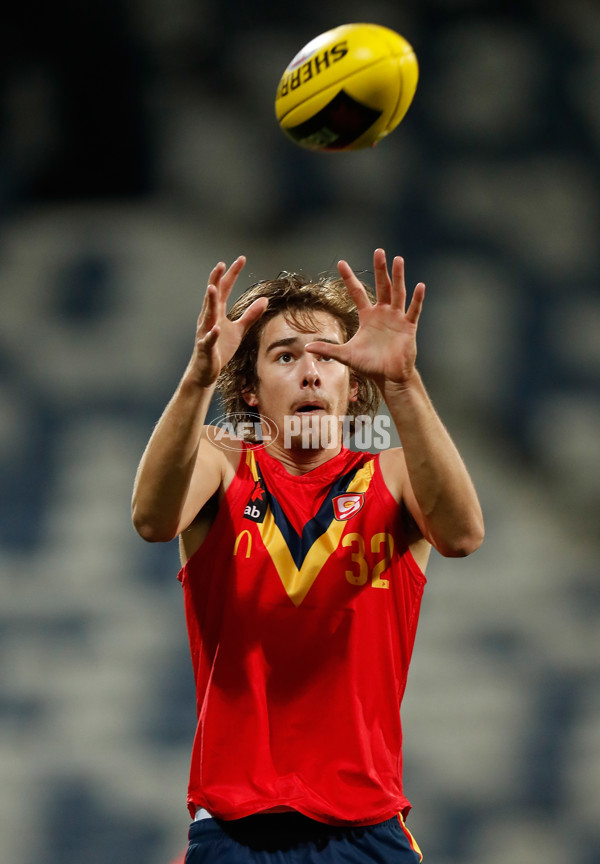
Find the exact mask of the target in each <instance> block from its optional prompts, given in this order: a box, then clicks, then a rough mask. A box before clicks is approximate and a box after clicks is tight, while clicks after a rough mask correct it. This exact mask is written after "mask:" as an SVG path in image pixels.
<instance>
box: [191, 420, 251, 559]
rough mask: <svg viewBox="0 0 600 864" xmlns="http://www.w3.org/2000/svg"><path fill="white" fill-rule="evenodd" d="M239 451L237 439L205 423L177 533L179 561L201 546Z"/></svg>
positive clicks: (229, 480) (234, 472) (217, 509)
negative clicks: (178, 532)
mask: <svg viewBox="0 0 600 864" xmlns="http://www.w3.org/2000/svg"><path fill="white" fill-rule="evenodd" d="M241 453H242V442H241V440H240V439H238V438H234V437H233V436H231V435H223V434H222V430H221V429H219V427H216V426H210V425H207V426H204V428H203V429H202V435H201V438H200V444H199V445H198V452H197V454H196V463H195V465H194V473H193V475H192V479H191V482H190V488H189V492H188V499H187V501H186V514H185V517H184V519H183V520H182V522H183V524H182V530H181V532H180V534H179V550H180V555H181V563H182V564H185V562H186V561H188V560H189V559H190V558H191V557H192V555H193V554H194V552H196V550H197V549H199V548H200V546H201V545H202V543H203V541H204V539H205V537H206V535H207V534H208V532H209V531H210V528H211V526H212V524H213V522H214V521H215V519H216V516H217V513H218V511H219V507H220V505H221V502H222V500H223V497H224V495H225V493H226V492H227V489H228V488H229V485H230V484H231V482H232V480H233V478H234V477H235V474H236V471H237V469H238V466H239V463H240V457H241Z"/></svg>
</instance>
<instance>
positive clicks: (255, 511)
mask: <svg viewBox="0 0 600 864" xmlns="http://www.w3.org/2000/svg"><path fill="white" fill-rule="evenodd" d="M266 510H267V499H266V497H265V490H264V487H263V485H262V483H261V482H260V480H257V481H256V482H255V484H254V489H253V490H252V495H251V496H250V500H249V501H248V503H247V505H246V508H245V510H244V518H245V519H251V520H252V522H262V521H263V520H264V518H265V513H266Z"/></svg>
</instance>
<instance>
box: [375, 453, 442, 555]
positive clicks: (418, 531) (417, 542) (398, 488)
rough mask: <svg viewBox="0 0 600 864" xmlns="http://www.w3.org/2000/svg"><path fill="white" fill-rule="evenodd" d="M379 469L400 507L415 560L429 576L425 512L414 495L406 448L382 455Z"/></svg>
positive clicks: (428, 546) (405, 533)
mask: <svg viewBox="0 0 600 864" xmlns="http://www.w3.org/2000/svg"><path fill="white" fill-rule="evenodd" d="M379 465H380V468H381V474H382V477H383V480H384V482H385V485H386V486H387V488H388V490H389V491H390V493H391V494H392V496H393V497H394V499H395V500H396V501H397V502H398V504H399V505H400V508H401V512H402V528H403V531H404V536H405V537H406V539H407V541H408V546H409V549H410V551H411V553H412V556H413V558H414V559H415V561H416V562H417V564H418V565H419V567H420V568H421V570H422V571H423V572H425V568H426V566H427V562H428V560H429V554H430V552H431V543H429V541H428V540H427V539H426V538H425V537H424V535H423V531H422V528H421V525H420V523H421V518H420V517H421V511H420V508H419V506H418V504H417V501H416V499H415V496H414V493H413V491H412V486H411V484H410V479H409V476H408V469H407V467H406V458H405V456H404V450H403V449H402V447H390V449H389V450H384V451H382V453H381V455H380V457H379Z"/></svg>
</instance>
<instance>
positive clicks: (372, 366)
mask: <svg viewBox="0 0 600 864" xmlns="http://www.w3.org/2000/svg"><path fill="white" fill-rule="evenodd" d="M373 267H374V271H375V292H376V296H377V301H376V303H372V302H371V300H370V299H369V296H368V294H367V292H366V291H365V288H364V286H363V285H362V283H361V282H360V280H359V279H358V277H357V276H356V274H355V273H354V271H353V270H352V268H351V267H350V265H349V264H348V262H347V261H340V262H339V264H338V270H339V273H340V276H341V277H342V279H343V280H344V284H345V285H346V289H347V291H348V293H349V295H350V296H351V297H352V299H353V300H354V302H355V303H356V307H357V309H358V317H359V321H360V325H359V328H358V330H357V332H356V333H355V334H354V336H353V337H352V338H351V339H350V340H349V341H348V342H346V343H344V344H343V345H331V344H329V343H326V342H311V343H309V344H308V345H307V346H306V348H307V350H309V351H311V352H313V353H314V354H318V355H319V356H326V357H331V358H332V359H334V360H338V361H339V362H340V363H343V364H344V365H346V366H349V367H350V368H351V369H353V370H354V371H355V372H359V373H360V374H362V375H365V376H367V377H368V378H371V379H372V380H374V381H375V383H376V384H378V385H379V387H380V389H381V388H383V386H384V384H386V383H391V384H397V385H403V384H405V383H406V382H407V381H408V379H409V378H410V377H411V375H412V373H413V370H414V368H415V360H416V356H417V341H416V334H417V324H418V321H419V315H420V314H421V309H422V306H423V298H424V296H425V285H424V284H423V282H419V284H418V285H417V286H416V288H415V290H414V292H413V296H412V299H411V301H410V304H409V306H408V309H406V285H405V282H404V259H403V258H400V257H399V256H396V257H395V258H394V260H393V262H392V274H391V277H390V274H389V271H388V267H387V262H386V256H385V252H384V250H383V249H376V250H375V252H374V255H373Z"/></svg>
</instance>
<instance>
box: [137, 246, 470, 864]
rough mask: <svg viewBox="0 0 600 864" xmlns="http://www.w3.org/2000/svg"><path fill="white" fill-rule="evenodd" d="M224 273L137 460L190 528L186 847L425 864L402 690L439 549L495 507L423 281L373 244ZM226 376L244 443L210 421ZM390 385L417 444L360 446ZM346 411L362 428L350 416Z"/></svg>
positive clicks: (460, 540)
mask: <svg viewBox="0 0 600 864" xmlns="http://www.w3.org/2000/svg"><path fill="white" fill-rule="evenodd" d="M244 263H245V259H244V258H243V257H240V258H238V259H237V260H236V261H235V262H234V263H233V264H232V265H231V267H229V269H226V267H225V265H224V264H223V263H220V264H218V265H217V266H216V267H215V268H214V270H213V271H212V273H211V274H210V279H209V284H208V288H207V292H206V296H205V299H204V304H203V307H202V311H201V314H200V317H199V319H198V325H197V334H196V344H195V348H194V351H193V354H192V358H191V360H190V362H189V365H188V367H187V369H186V371H185V373H184V375H183V378H182V379H181V382H180V384H179V386H178V387H177V390H176V392H175V394H174V396H173V398H172V399H171V401H170V403H169V405H168V406H167V408H166V409H165V412H164V414H163V416H162V418H161V419H160V421H159V423H158V425H157V426H156V429H155V430H154V433H153V434H152V437H151V439H150V442H149V444H148V446H147V448H146V451H145V453H144V455H143V457H142V461H141V464H140V467H139V470H138V474H137V478H136V483H135V489H134V496H133V520H134V524H135V526H136V529H137V530H138V532H139V533H140V535H141V536H142V537H143V538H144V539H146V540H149V541H168V540H171V539H173V538H174V537H176V536H179V538H180V550H181V557H182V569H181V572H180V577H179V578H180V579H181V581H182V584H183V589H184V596H185V608H186V618H187V625H188V632H189V637H190V646H191V652H192V662H193V667H194V674H195V679H196V686H197V709H198V727H197V733H196V738H195V741H194V747H193V752H192V765H191V773H190V784H189V790H188V806H189V809H190V812H191V814H192V817H193V818H194V820H195V821H194V822H193V823H192V826H191V828H190V845H189V849H188V853H187V858H186V861H187V862H188V864H194V862H201V861H202V862H203V861H210V862H211V864H219V862H228V864H229V862H231V864H234V862H238V861H239V862H250V861H256V862H258V861H260V862H277V864H300V862H304V861H306V862H308V861H311V862H313V861H316V860H319V862H323V864H324V862H327V864H334V862H338V861H339V862H341V861H344V862H355V864H361V862H362V864H366V862H369V861H371V862H372V861H388V860H389V861H394V862H397V864H409V862H411V864H414V862H416V861H418V860H419V858H420V855H419V853H418V847H416V844H415V843H414V841H413V840H412V838H411V836H410V834H409V833H408V831H407V830H406V828H405V826H404V817H405V816H406V814H407V812H408V810H409V809H410V803H409V802H408V800H407V799H406V797H405V796H404V792H403V789H402V731H401V724H400V702H401V700H402V696H403V693H404V688H405V684H406V676H407V673H408V666H409V662H410V656H411V652H412V647H413V643H414V638H415V633H416V626H417V619H418V613H419V607H420V601H421V595H422V591H423V587H424V584H425V577H424V570H425V566H426V564H427V559H428V556H429V552H430V549H431V547H432V546H433V547H435V548H436V549H437V550H438V551H439V552H440V553H441V554H442V555H445V556H462V555H468V554H469V553H470V552H472V551H473V550H475V549H476V548H477V547H478V546H479V545H480V543H481V541H482V538H483V519H482V514H481V509H480V506H479V503H478V500H477V495H476V493H475V490H474V488H473V484H472V483H471V480H470V478H469V475H468V473H467V470H466V468H465V466H464V464H463V462H462V460H461V458H460V456H459V454H458V452H457V450H456V448H455V446H454V444H453V443H452V441H451V439H450V437H449V435H448V433H447V431H446V429H445V428H444V426H443V425H442V423H441V421H440V419H439V417H438V416H437V414H436V412H435V410H434V408H433V406H432V404H431V401H430V400H429V398H428V396H427V393H426V391H425V389H424V387H423V384H422V382H421V378H420V376H419V374H418V372H417V370H416V368H415V359H416V332H417V323H418V320H419V315H420V312H421V308H422V304H423V298H424V291H425V286H424V285H423V284H422V283H419V284H418V285H417V286H416V288H415V290H414V293H413V296H412V300H411V302H410V305H409V306H408V309H406V289H405V283H404V262H403V260H402V259H401V258H398V257H397V258H394V261H393V265H392V272H391V275H390V273H389V271H388V267H387V263H386V257H385V253H384V251H383V250H382V249H377V250H376V251H375V253H374V271H375V289H376V298H375V299H374V298H372V297H370V295H369V293H368V291H367V289H366V288H365V286H364V285H363V283H362V282H361V281H360V280H359V279H358V278H357V276H356V275H355V273H354V272H353V270H352V269H351V268H350V266H349V265H348V263H347V262H345V261H341V262H340V263H339V265H338V268H339V272H340V276H341V279H323V280H320V281H319V282H318V283H317V284H316V285H315V284H314V283H310V282H307V281H306V280H303V279H301V278H300V277H298V276H295V275H293V274H282V275H281V276H280V277H279V278H278V279H276V280H273V281H271V282H263V283H259V284H258V285H256V286H254V287H253V288H251V289H249V291H247V292H246V293H245V294H243V295H242V297H241V298H240V299H239V300H238V302H237V303H236V304H235V305H234V307H233V309H232V311H231V313H230V315H229V317H227V315H226V303H227V299H228V296H229V294H230V292H231V290H232V288H233V286H234V284H235V281H236V279H237V277H238V275H239V273H240V272H241V270H242V268H243V266H244ZM217 385H218V386H219V387H220V389H221V391H222V395H223V398H224V404H225V408H226V410H227V412H228V415H229V416H230V417H234V416H239V415H240V414H241V415H242V416H243V417H244V419H247V418H250V420H253V421H254V424H255V425H256V426H257V428H258V432H259V435H258V437H259V439H260V438H261V433H262V440H259V443H254V444H248V443H245V442H244V441H243V440H238V438H236V437H235V436H233V435H229V436H227V435H224V434H223V432H222V430H221V429H217V428H215V427H211V426H206V425H205V424H204V420H205V417H206V413H207V410H208V407H209V404H210V401H211V398H212V396H213V393H214V391H215V388H216V386H217ZM380 394H381V396H382V397H383V399H384V400H385V402H386V405H387V407H388V410H389V413H390V415H391V417H392V419H393V422H394V424H395V426H396V428H397V430H398V434H399V437H400V440H401V442H402V447H401V448H389V449H386V450H383V451H381V452H378V453H375V454H371V453H364V452H352V451H350V450H348V449H347V448H346V447H345V446H344V438H343V436H344V433H345V432H346V431H347V429H348V422H352V418H356V417H357V416H362V417H364V416H365V415H366V416H373V414H374V413H375V411H376V407H377V404H378V401H379V395H380ZM348 417H350V418H351V419H350V421H348Z"/></svg>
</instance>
